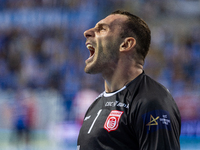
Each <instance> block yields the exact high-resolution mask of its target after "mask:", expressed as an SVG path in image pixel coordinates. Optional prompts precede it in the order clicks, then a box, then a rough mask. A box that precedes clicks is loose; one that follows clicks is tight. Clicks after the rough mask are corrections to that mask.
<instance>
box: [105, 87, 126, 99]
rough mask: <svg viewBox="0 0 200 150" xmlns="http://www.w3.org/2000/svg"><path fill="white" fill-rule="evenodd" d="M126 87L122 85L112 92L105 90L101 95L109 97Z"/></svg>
mask: <svg viewBox="0 0 200 150" xmlns="http://www.w3.org/2000/svg"><path fill="white" fill-rule="evenodd" d="M125 88H126V86H124V87H122V88H121V89H119V90H117V91H115V92H112V93H106V91H104V92H103V96H104V97H110V96H113V95H115V94H117V93H118V92H120V91H122V90H124V89H125Z"/></svg>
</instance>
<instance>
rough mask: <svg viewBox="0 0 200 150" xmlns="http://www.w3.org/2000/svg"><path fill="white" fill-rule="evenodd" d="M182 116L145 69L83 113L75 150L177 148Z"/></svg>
mask: <svg viewBox="0 0 200 150" xmlns="http://www.w3.org/2000/svg"><path fill="white" fill-rule="evenodd" d="M180 129H181V118H180V113H179V110H178V108H177V105H176V103H175V101H174V99H173V98H172V96H171V94H170V93H169V91H168V90H167V89H166V88H165V87H163V86H162V85H161V84H159V83H158V82H156V81H155V80H153V79H151V78H150V77H149V76H147V75H146V74H145V73H144V72H143V73H142V74H140V75H139V76H138V77H137V78H136V79H134V80H133V81H131V82H130V83H129V84H128V85H127V86H125V87H123V88H122V89H120V90H119V91H117V92H114V93H105V92H104V93H102V94H100V96H99V97H97V99H96V100H95V101H94V103H93V104H92V105H91V106H90V107H89V109H88V111H87V112H86V115H85V118H84V122H83V125H82V127H81V129H80V133H79V137H78V143H77V150H179V149H180V143H179V137H180Z"/></svg>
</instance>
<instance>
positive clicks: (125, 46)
mask: <svg viewBox="0 0 200 150" xmlns="http://www.w3.org/2000/svg"><path fill="white" fill-rule="evenodd" d="M135 45H136V40H135V38H133V37H127V38H125V39H124V41H123V42H122V44H121V45H120V51H121V52H122V51H129V50H131V49H132V48H134V47H135Z"/></svg>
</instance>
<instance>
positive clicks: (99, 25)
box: [95, 23, 109, 27]
mask: <svg viewBox="0 0 200 150" xmlns="http://www.w3.org/2000/svg"><path fill="white" fill-rule="evenodd" d="M102 26H107V27H109V25H108V24H106V23H97V24H96V26H95V27H102Z"/></svg>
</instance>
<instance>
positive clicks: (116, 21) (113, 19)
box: [97, 14, 128, 26]
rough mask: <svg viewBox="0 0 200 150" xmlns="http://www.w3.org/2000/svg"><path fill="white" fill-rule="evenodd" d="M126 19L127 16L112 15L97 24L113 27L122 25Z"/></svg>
mask: <svg viewBox="0 0 200 150" xmlns="http://www.w3.org/2000/svg"><path fill="white" fill-rule="evenodd" d="M127 19H128V17H127V16H125V15H120V14H112V15H109V16H107V17H106V18H104V19H102V20H100V21H99V22H98V23H97V25H98V24H107V25H109V26H113V25H120V26H121V25H122V24H123V23H124V22H125V21H126V20H127Z"/></svg>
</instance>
